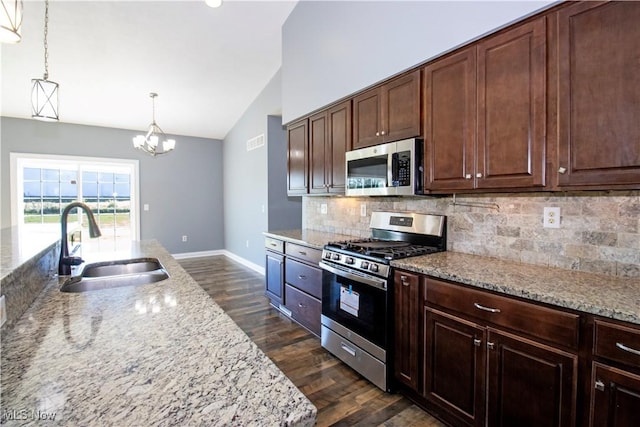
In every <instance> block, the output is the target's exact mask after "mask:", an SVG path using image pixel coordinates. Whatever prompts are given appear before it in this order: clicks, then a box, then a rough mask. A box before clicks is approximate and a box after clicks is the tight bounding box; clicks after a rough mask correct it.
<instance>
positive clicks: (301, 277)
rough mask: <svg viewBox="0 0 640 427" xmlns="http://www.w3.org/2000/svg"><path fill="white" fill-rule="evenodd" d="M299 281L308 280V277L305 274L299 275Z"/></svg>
mask: <svg viewBox="0 0 640 427" xmlns="http://www.w3.org/2000/svg"><path fill="white" fill-rule="evenodd" d="M298 279H300V280H307V276H305V275H304V274H298Z"/></svg>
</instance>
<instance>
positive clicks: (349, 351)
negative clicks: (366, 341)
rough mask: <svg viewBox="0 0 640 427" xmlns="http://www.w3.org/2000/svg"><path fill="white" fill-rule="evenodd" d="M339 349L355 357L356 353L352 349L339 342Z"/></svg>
mask: <svg viewBox="0 0 640 427" xmlns="http://www.w3.org/2000/svg"><path fill="white" fill-rule="evenodd" d="M340 347H341V348H342V349H343V350H344V351H346V352H347V353H349V354H350V355H352V356H353V357H356V351H355V350H354V349H352V348H351V347H349V346H348V345H346V344H345V343H343V342H341V343H340Z"/></svg>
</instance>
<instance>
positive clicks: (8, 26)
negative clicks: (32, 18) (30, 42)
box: [0, 0, 22, 43]
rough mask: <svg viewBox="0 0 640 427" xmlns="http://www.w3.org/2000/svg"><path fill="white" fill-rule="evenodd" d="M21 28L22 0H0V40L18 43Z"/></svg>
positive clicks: (20, 36)
mask: <svg viewBox="0 0 640 427" xmlns="http://www.w3.org/2000/svg"><path fill="white" fill-rule="evenodd" d="M21 30H22V0H0V42H2V43H18V42H19V41H20V40H21V39H22V35H21V34H20V31H21Z"/></svg>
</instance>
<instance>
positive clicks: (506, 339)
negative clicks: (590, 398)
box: [487, 328, 578, 427]
mask: <svg viewBox="0 0 640 427" xmlns="http://www.w3.org/2000/svg"><path fill="white" fill-rule="evenodd" d="M487 366H488V369H487V379H488V386H487V425H488V426H496V427H498V426H500V427H509V426H519V427H527V426H529V427H544V426H549V427H555V426H575V425H576V396H577V384H578V383H577V380H578V356H577V355H576V354H572V353H568V352H565V351H562V350H559V349H557V348H554V347H549V346H547V345H544V344H540V343H538V342H535V341H531V340H528V339H524V338H521V337H519V336H516V335H512V334H508V333H505V332H501V331H497V330H494V329H492V328H489V333H488V334H487Z"/></svg>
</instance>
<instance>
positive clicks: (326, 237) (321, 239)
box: [263, 229, 356, 249]
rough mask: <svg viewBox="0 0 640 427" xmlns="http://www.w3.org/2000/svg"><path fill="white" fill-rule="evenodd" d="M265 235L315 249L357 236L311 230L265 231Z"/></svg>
mask: <svg viewBox="0 0 640 427" xmlns="http://www.w3.org/2000/svg"><path fill="white" fill-rule="evenodd" d="M263 234H264V235H265V236H268V237H273V238H276V239H281V240H285V241H287V242H292V243H297V244H300V245H305V246H309V247H312V248H315V249H322V248H323V247H324V245H326V244H327V243H329V242H336V241H338V242H339V241H344V240H353V239H355V238H356V236H348V235H345V234H335V233H327V232H324V231H317V230H309V229H302V230H301V229H297V230H278V231H265V232H264V233H263Z"/></svg>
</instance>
